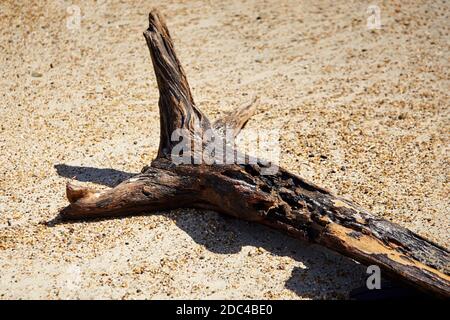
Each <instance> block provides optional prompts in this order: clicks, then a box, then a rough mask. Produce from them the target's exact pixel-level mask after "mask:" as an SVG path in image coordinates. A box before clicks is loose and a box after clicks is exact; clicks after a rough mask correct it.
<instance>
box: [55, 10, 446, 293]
mask: <svg viewBox="0 0 450 320" xmlns="http://www.w3.org/2000/svg"><path fill="white" fill-rule="evenodd" d="M149 20H150V26H149V28H148V30H147V31H145V33H144V36H145V38H146V40H147V44H148V47H149V49H150V53H151V57H152V61H153V66H154V69H155V74H156V78H157V80H158V87H159V91H160V100H159V108H160V116H161V137H160V139H161V141H160V146H159V152H158V156H157V158H156V159H155V160H154V161H153V162H152V164H151V166H148V167H145V168H144V169H143V170H142V173H141V174H139V175H137V176H135V177H133V178H131V179H129V180H127V181H124V182H122V183H121V184H119V185H118V186H116V187H115V188H113V189H110V190H106V191H101V192H98V191H95V190H92V189H87V188H83V187H77V186H74V185H73V184H71V183H69V184H68V185H67V190H66V192H67V198H68V200H69V202H70V205H69V206H68V207H66V208H65V209H63V210H62V211H61V215H62V216H63V217H65V218H69V219H79V218H97V217H111V216H118V215H132V214H137V213H141V212H148V211H157V210H167V209H174V208H183V207H191V208H199V209H208V210H214V211H217V212H220V213H223V214H227V215H230V216H233V217H236V218H239V219H244V220H248V221H254V222H258V223H262V224H265V225H268V226H270V227H273V228H276V229H279V230H282V231H283V232H286V233H288V234H290V235H292V236H294V237H296V238H299V239H302V240H307V241H310V242H313V243H317V244H320V245H323V246H325V247H327V248H330V249H332V250H335V251H337V252H339V253H341V254H343V255H346V256H348V257H351V258H353V259H355V260H357V261H360V262H361V263H364V264H376V265H378V266H379V267H380V268H381V270H382V271H383V272H384V273H385V274H387V275H389V276H391V277H393V278H396V279H399V280H402V281H403V282H405V283H408V284H409V285H412V286H414V287H416V288H418V289H420V290H423V291H425V292H427V293H430V294H432V295H435V296H439V297H449V296H450V277H449V272H450V270H449V253H448V251H447V250H446V249H445V248H442V247H440V246H438V245H436V244H434V243H432V242H430V241H428V240H426V239H424V238H422V237H420V236H419V235H417V234H415V233H413V232H411V231H410V230H408V229H405V228H403V227H401V226H399V225H396V224H394V223H391V222H389V221H386V220H383V219H381V218H377V217H375V216H373V215H372V214H370V213H369V212H367V211H366V210H364V209H362V208H360V207H358V206H357V205H355V204H353V203H352V202H350V201H347V200H345V199H342V198H340V197H337V196H334V195H333V194H332V193H331V192H329V191H327V190H326V189H323V188H320V187H318V186H316V185H314V184H312V183H310V182H308V181H306V180H304V179H302V178H300V177H299V176H297V175H295V174H292V173H290V172H288V171H286V170H284V169H281V168H280V170H279V171H278V172H277V173H276V174H273V175H263V174H261V170H262V169H263V167H264V166H263V165H262V164H261V163H257V164H241V165H238V164H232V165H223V164H212V165H205V164H201V165H194V164H180V165H174V164H173V162H172V161H171V150H172V148H173V146H174V145H173V142H172V141H171V139H170V135H171V132H173V130H175V129H187V131H188V132H189V135H191V137H190V138H192V139H201V137H199V136H196V135H197V131H198V129H203V130H206V129H212V128H214V129H215V132H216V134H217V135H218V136H220V134H223V131H224V130H223V128H225V127H231V128H234V129H236V131H237V132H238V131H239V130H240V129H242V128H243V127H244V126H245V123H246V122H247V120H248V119H249V117H250V116H251V115H252V114H253V112H254V108H253V106H252V105H250V106H246V107H244V108H241V109H238V111H236V112H234V113H230V114H228V115H227V116H225V117H224V119H222V120H220V121H217V122H216V123H215V124H214V125H213V126H211V124H210V122H209V120H208V119H207V117H206V116H205V115H204V114H203V113H202V112H201V111H200V110H199V109H198V108H197V107H196V106H195V104H194V100H193V98H192V95H191V92H190V89H189V85H188V83H187V80H186V76H185V74H184V71H183V69H182V68H181V65H180V63H179V61H178V59H177V57H176V55H175V51H174V48H173V43H172V40H171V38H170V35H169V32H168V30H167V27H166V25H165V23H164V21H163V20H162V18H161V16H160V15H159V14H158V13H157V12H155V11H154V12H152V13H151V14H150V19H149Z"/></svg>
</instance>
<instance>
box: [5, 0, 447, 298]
mask: <svg viewBox="0 0 450 320" xmlns="http://www.w3.org/2000/svg"><path fill="white" fill-rule="evenodd" d="M32 2H33V3H32ZM71 4H75V5H77V6H78V7H79V8H80V10H81V15H82V19H81V22H80V27H79V28H76V23H75V25H74V24H73V20H71V19H72V18H73V17H74V12H75V14H76V11H70V10H72V9H73V8H74V7H71V8H72V9H69V11H70V12H68V11H67V8H68V7H69V6H70V5H71ZM369 4H372V2H370V3H369V2H367V1H338V2H336V1H331V0H330V1H299V0H292V1H286V0H267V1H236V0H231V1H213V0H211V1H173V0H171V1H164V3H163V4H160V3H159V1H96V2H95V1H74V2H73V3H71V2H69V1H57V0H49V1H15V0H14V1H13V0H6V1H5V0H2V1H1V2H0V40H1V41H0V61H1V70H2V72H1V73H0V97H1V98H0V119H1V122H0V132H1V135H0V271H1V272H0V297H1V298H3V299H8V298H118V299H120V298H127V299H134V298H149V299H151V298H288V299H291V298H292V299H299V298H302V299H308V298H312V299H318V298H345V297H347V295H348V293H349V291H350V290H351V289H352V288H356V287H359V286H363V285H364V283H365V268H364V267H362V266H361V265H359V264H357V263H355V262H353V261H352V260H349V259H346V258H344V257H341V256H339V255H336V254H334V253H332V252H330V251H328V250H325V249H323V248H320V247H318V246H311V245H308V244H305V243H302V242H299V241H297V240H293V239H291V238H289V237H287V236H284V235H282V234H280V233H278V232H275V231H272V230H270V229H268V228H265V227H262V226H258V225H253V224H249V223H246V222H242V221H237V220H233V219H231V218H227V217H222V216H219V215H217V214H215V213H213V212H202V211H196V210H177V211H171V212H162V213H157V214H149V215H143V216H138V217H129V218H123V219H115V220H106V221H94V222H77V223H70V224H57V225H52V224H50V225H49V224H47V223H46V222H48V221H51V220H52V219H53V218H55V217H56V216H57V214H58V210H59V209H60V208H61V207H63V206H65V205H66V204H67V201H66V199H65V195H64V186H65V183H66V181H67V180H68V179H69V178H71V177H73V176H77V179H78V180H80V181H82V183H86V184H92V185H97V186H99V185H100V186H110V185H114V183H116V182H117V181H120V180H121V179H124V178H125V177H128V176H129V175H130V174H132V173H135V172H138V171H139V170H140V169H141V167H142V166H144V165H145V164H148V163H149V162H150V161H151V159H152V158H153V157H154V156H155V152H156V150H157V145H158V133H159V128H158V127H159V120H158V108H157V100H158V92H157V88H156V82H155V78H154V75H153V70H152V66H151V61H150V56H149V52H148V49H147V47H146V45H145V40H144V38H143V36H142V32H143V30H144V29H145V28H146V27H147V15H148V12H149V11H150V9H151V8H152V7H154V6H158V7H159V8H160V10H161V11H162V12H163V13H164V14H165V16H166V19H167V21H168V24H169V28H170V30H171V33H172V36H173V38H174V41H175V46H176V49H177V52H178V55H179V57H180V60H181V62H182V63H183V65H184V67H185V70H186V72H187V75H188V78H189V81H190V83H191V86H192V90H193V94H194V97H195V99H196V101H197V103H198V105H199V106H200V107H201V109H202V110H203V111H204V112H206V113H207V114H208V115H209V116H210V117H212V118H214V117H216V116H219V115H220V114H223V113H224V112H225V111H228V110H231V109H232V108H235V107H237V106H240V105H243V104H246V103H248V102H249V101H251V100H252V98H253V97H255V96H257V97H259V98H260V100H259V106H258V108H259V113H258V114H257V115H256V116H255V117H254V118H253V119H252V120H251V121H250V122H249V123H248V127H249V128H258V127H261V128H270V129H272V128H277V129H279V130H281V131H282V132H283V138H282V141H281V143H282V150H283V152H282V159H281V163H282V165H283V166H284V167H286V168H288V169H289V170H292V171H293V172H296V173H298V174H300V175H301V176H303V177H305V178H307V179H309V180H312V181H313V182H315V183H317V184H319V185H322V186H325V187H327V188H329V189H331V190H333V191H334V192H335V193H338V194H340V195H343V196H345V197H347V198H349V199H351V200H353V201H356V202H357V203H359V204H361V205H362V206H364V207H366V208H367V209H369V210H371V211H372V212H373V213H375V214H377V215H379V216H382V217H384V218H386V219H389V220H392V221H395V222H397V223H399V224H401V225H403V226H405V227H408V228H410V229H411V230H413V231H415V232H418V233H419V234H421V235H423V236H425V237H427V238H429V239H431V240H433V241H436V242H437V243H439V244H441V245H443V246H446V247H447V248H448V244H449V232H448V230H449V223H450V221H449V202H448V198H449V197H448V195H449V191H450V190H449V184H448V179H449V154H450V153H449V132H448V129H449V127H450V126H449V125H450V123H449V122H450V119H449V116H450V112H449V105H448V102H449V96H448V92H449V68H448V66H449V49H450V48H449V47H450V44H449V21H450V20H449V11H450V10H449V9H450V8H449V7H450V3H449V2H447V1H435V2H434V1H383V2H381V1H379V2H378V5H379V8H380V10H381V11H380V12H381V23H382V28H381V29H379V30H369V29H368V27H367V18H368V16H369V14H368V13H367V12H366V10H367V7H368V5H369ZM73 26H75V28H73Z"/></svg>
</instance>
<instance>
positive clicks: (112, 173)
mask: <svg viewBox="0 0 450 320" xmlns="http://www.w3.org/2000/svg"><path fill="white" fill-rule="evenodd" d="M54 168H55V169H56V172H57V173H58V174H59V175H60V176H61V177H65V178H70V179H72V178H73V179H74V180H77V181H81V182H92V183H96V184H101V185H104V186H107V187H110V188H113V187H115V186H117V185H118V184H119V183H121V182H122V181H124V180H127V179H129V178H131V177H132V176H134V175H136V173H129V172H124V171H120V170H116V169H109V168H101V169H99V168H93V167H82V166H70V165H67V164H56V165H55V166H54Z"/></svg>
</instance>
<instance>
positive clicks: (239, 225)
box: [47, 164, 383, 299]
mask: <svg viewBox="0 0 450 320" xmlns="http://www.w3.org/2000/svg"><path fill="white" fill-rule="evenodd" d="M54 167H55V169H56V171H57V173H58V174H59V175H60V176H62V177H66V178H73V179H75V180H78V181H81V182H92V183H96V184H100V185H104V186H108V187H114V186H116V185H117V184H119V183H120V182H122V181H124V180H126V179H129V178H130V177H132V176H134V175H135V174H134V173H129V172H124V171H119V170H115V169H108V168H93V167H82V166H70V165H66V164H57V165H55V166H54ZM200 211H201V210H200ZM156 214H161V215H165V216H167V217H168V218H171V219H173V220H174V221H175V223H176V225H177V226H178V227H179V228H180V229H182V230H183V231H184V232H186V233H187V234H188V235H189V236H190V237H191V238H192V239H193V240H194V241H195V242H196V243H198V244H200V245H202V246H204V247H205V248H206V249H207V250H209V251H210V252H213V253H217V254H224V255H226V254H236V253H239V252H240V251H241V250H243V248H244V247H247V246H251V247H256V248H263V249H264V250H265V251H267V252H269V253H270V254H271V255H274V256H278V257H290V258H291V259H292V260H294V261H295V262H296V263H295V264H298V265H300V266H294V268H293V269H292V271H291V276H290V277H289V279H288V280H287V281H286V282H285V288H286V289H288V290H290V291H292V292H294V293H296V294H297V295H298V296H300V297H303V298H311V299H335V298H348V297H349V294H350V293H351V291H352V289H357V288H360V291H359V292H360V296H361V294H362V296H361V297H362V299H371V298H372V296H371V295H366V293H367V292H365V291H364V290H363V289H361V287H364V286H365V281H366V276H367V275H366V273H365V272H366V267H365V266H362V265H361V264H359V263H357V262H355V261H354V260H352V259H349V258H347V257H344V256H342V255H339V254H337V253H335V252H332V251H330V250H328V249H326V248H324V247H321V246H318V245H313V244H309V243H307V242H303V241H300V240H297V239H294V238H292V237H289V236H287V235H285V234H282V233H280V232H278V231H276V230H273V229H270V228H269V227H265V226H262V225H258V224H253V223H249V222H246V221H243V220H238V219H233V218H231V217H228V216H224V215H220V214H218V213H215V212H211V211H202V212H201V214H199V210H194V209H178V210H173V211H171V212H167V211H166V212H157V213H156ZM106 219H113V218H106ZM116 219H117V218H116ZM119 219H120V218H119ZM99 220H104V219H102V218H99V219H94V220H89V221H99ZM86 221H88V220H86ZM62 223H71V222H70V221H64V220H61V218H60V217H56V218H55V219H53V220H52V221H49V222H48V223H47V225H48V226H53V225H56V224H62ZM274 272H277V271H276V270H275V271H274ZM280 272H283V271H280ZM356 298H358V297H356ZM379 298H381V299H382V298H383V296H382V295H381V296H375V299H379Z"/></svg>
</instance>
